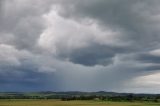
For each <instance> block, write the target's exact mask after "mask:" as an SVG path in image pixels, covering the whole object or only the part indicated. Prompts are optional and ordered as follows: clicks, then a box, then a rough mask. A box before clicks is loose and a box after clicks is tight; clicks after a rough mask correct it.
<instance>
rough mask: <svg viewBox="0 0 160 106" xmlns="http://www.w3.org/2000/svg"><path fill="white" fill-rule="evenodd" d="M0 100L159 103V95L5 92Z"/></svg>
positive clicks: (1, 94) (0, 96) (0, 95)
mask: <svg viewBox="0 0 160 106" xmlns="http://www.w3.org/2000/svg"><path fill="white" fill-rule="evenodd" d="M0 99H59V100H62V101H71V100H94V101H114V102H160V95H158V94H157V95H154V94H130V93H114V92H103V91H101V92H30V93H20V92H6V93H4V92H3V93H0Z"/></svg>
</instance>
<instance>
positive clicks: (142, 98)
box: [61, 94, 160, 102]
mask: <svg viewBox="0 0 160 106" xmlns="http://www.w3.org/2000/svg"><path fill="white" fill-rule="evenodd" d="M61 100H62V101H70V100H101V101H118V102H120V101H129V102H134V101H148V102H159V101H160V96H153V97H152V96H151V97H149V96H134V95H132V94H130V95H126V96H96V95H94V96H71V97H63V98H61Z"/></svg>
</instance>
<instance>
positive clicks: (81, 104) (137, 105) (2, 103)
mask: <svg viewBox="0 0 160 106" xmlns="http://www.w3.org/2000/svg"><path fill="white" fill-rule="evenodd" d="M0 106H160V103H153V102H110V101H107V102H103V101H94V100H91V101H60V100H52V99H49V100H44V99H43V100H32V99H27V100H26V99H23V100H22V99H18V100H17V99H16V100H14V99H12V100H8V99H3V100H0Z"/></svg>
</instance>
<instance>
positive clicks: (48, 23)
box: [0, 0, 160, 93]
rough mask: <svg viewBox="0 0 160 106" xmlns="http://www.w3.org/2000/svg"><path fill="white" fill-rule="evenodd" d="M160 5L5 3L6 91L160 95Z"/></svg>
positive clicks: (1, 70)
mask: <svg viewBox="0 0 160 106" xmlns="http://www.w3.org/2000/svg"><path fill="white" fill-rule="evenodd" d="M159 5H160V0H0V91H1V92H3V91H114V92H133V93H160V82H159V81H160V7H159Z"/></svg>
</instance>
